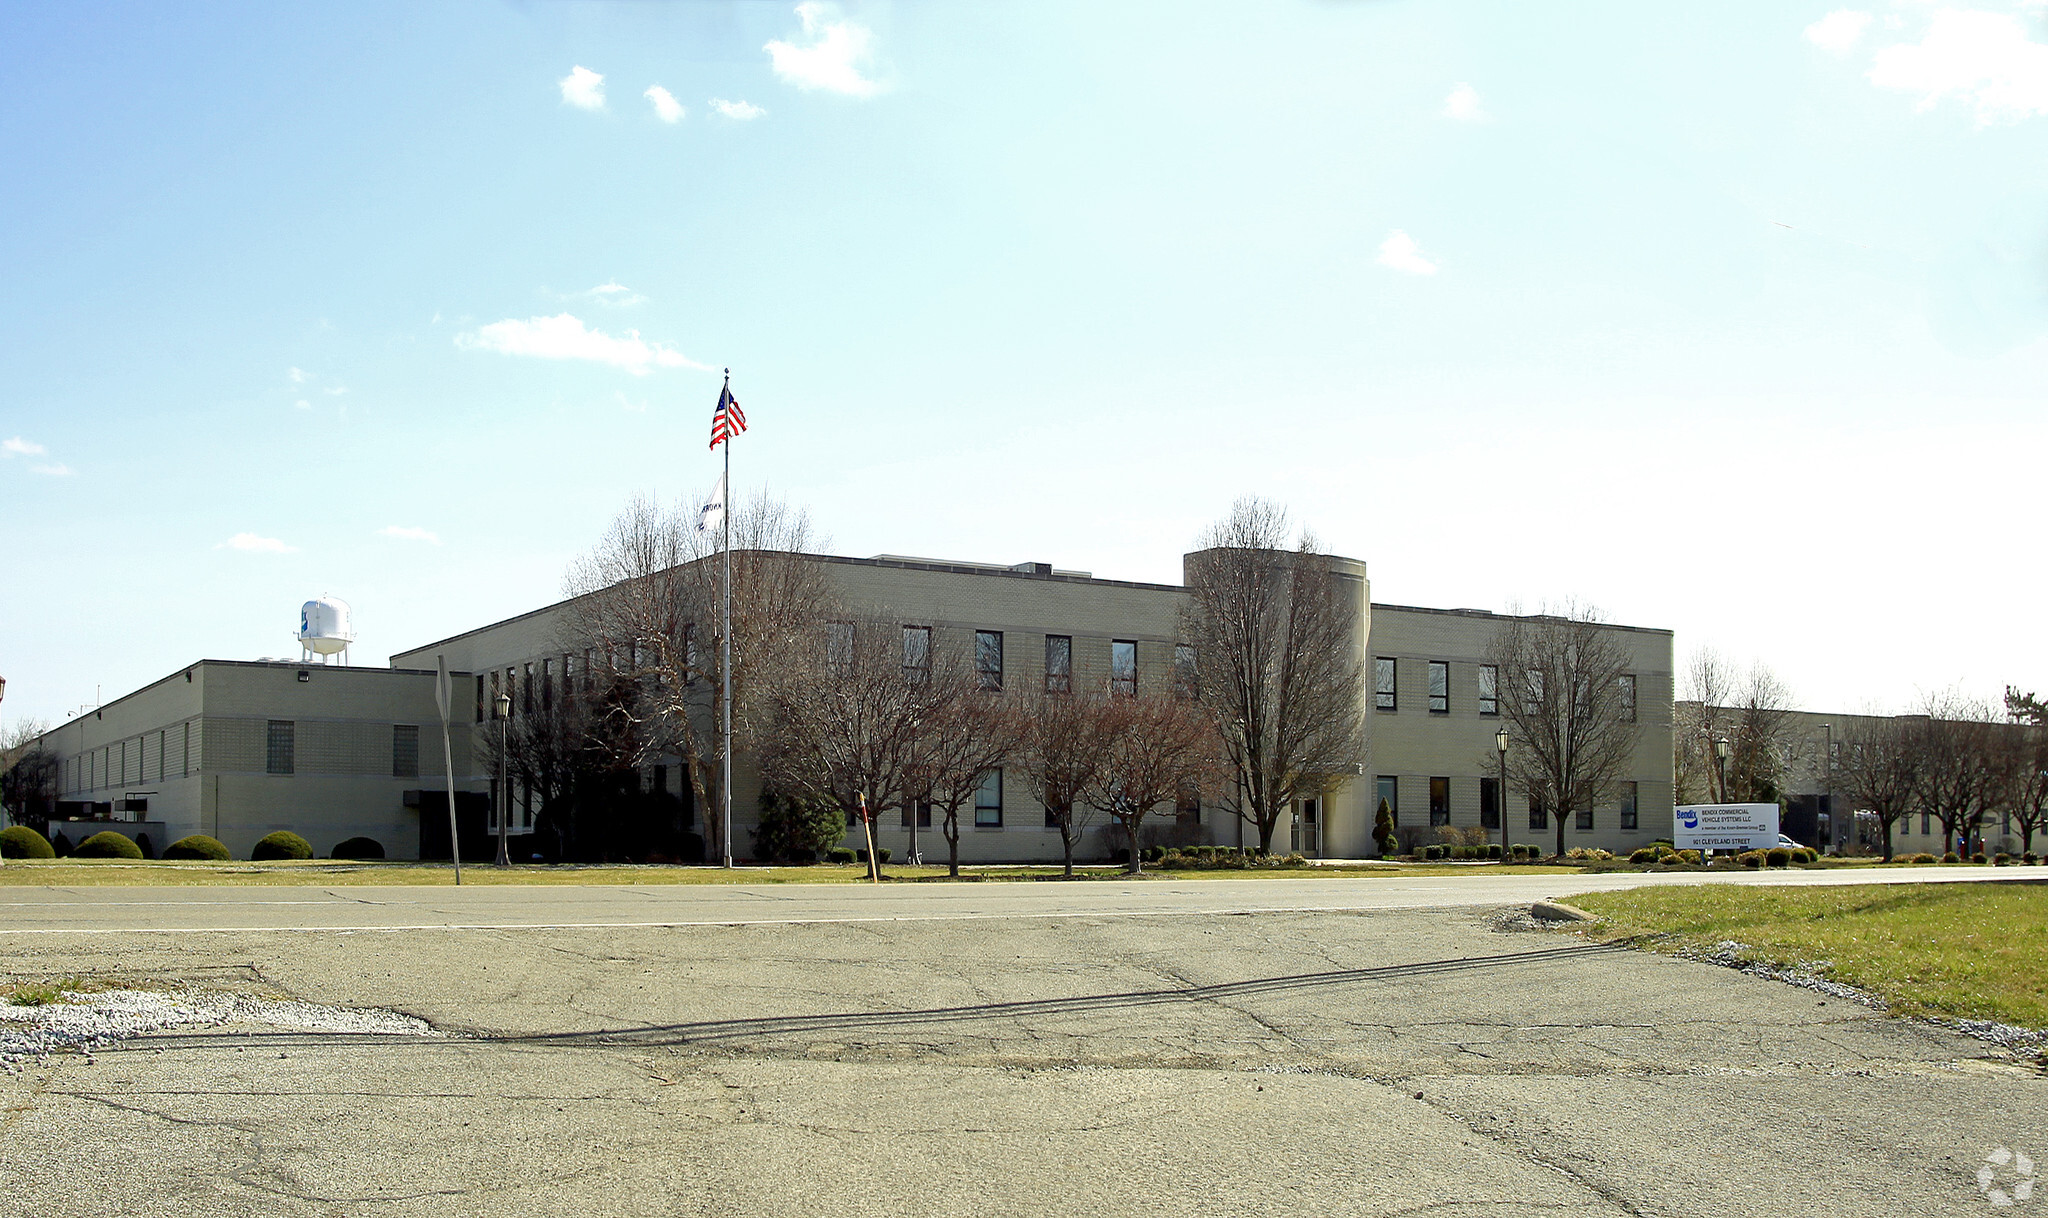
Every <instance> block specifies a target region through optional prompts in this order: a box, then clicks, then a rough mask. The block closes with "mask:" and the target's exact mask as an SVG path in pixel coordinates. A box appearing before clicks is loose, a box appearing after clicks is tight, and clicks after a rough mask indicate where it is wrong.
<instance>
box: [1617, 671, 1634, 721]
mask: <svg viewBox="0 0 2048 1218" xmlns="http://www.w3.org/2000/svg"><path fill="white" fill-rule="evenodd" d="M1617 684H1618V685H1619V686H1620V689H1619V690H1618V692H1619V693H1620V695H1621V717H1622V718H1623V719H1626V720H1628V721H1629V722H1630V723H1634V722H1635V721H1636V674H1634V673H1632V672H1625V673H1623V674H1621V676H1620V677H1619V678H1617Z"/></svg>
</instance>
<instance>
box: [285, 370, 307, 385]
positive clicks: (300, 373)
mask: <svg viewBox="0 0 2048 1218" xmlns="http://www.w3.org/2000/svg"><path fill="white" fill-rule="evenodd" d="M284 374H285V376H287V377H289V378H290V379H291V382H292V384H294V385H303V384H305V383H306V372H305V370H304V369H302V368H287V369H285V373H284Z"/></svg>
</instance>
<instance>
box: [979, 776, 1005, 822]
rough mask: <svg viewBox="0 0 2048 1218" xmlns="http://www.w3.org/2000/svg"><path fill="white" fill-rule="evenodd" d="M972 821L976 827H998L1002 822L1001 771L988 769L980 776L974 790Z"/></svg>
mask: <svg viewBox="0 0 2048 1218" xmlns="http://www.w3.org/2000/svg"><path fill="white" fill-rule="evenodd" d="M974 823H975V825H976V827H978V828H1000V827H1001V826H1002V823H1003V772H1002V771H1001V770H990V771H989V772H988V773H986V774H983V775H982V776H981V786H980V787H979V788H978V789H977V790H976V791H975V792H974Z"/></svg>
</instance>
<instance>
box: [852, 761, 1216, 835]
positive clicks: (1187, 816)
mask: <svg viewBox="0 0 2048 1218" xmlns="http://www.w3.org/2000/svg"><path fill="white" fill-rule="evenodd" d="M1174 814H1175V815H1176V816H1177V817H1178V818H1179V819H1180V820H1181V821H1182V822H1184V823H1189V824H1200V823H1201V820H1202V801H1201V798H1200V796H1198V795H1196V794H1195V793H1194V792H1187V793H1185V794H1183V795H1182V796H1181V797H1180V799H1179V800H1178V801H1177V802H1176V803H1175V805H1174ZM912 815H913V809H911V808H904V809H903V812H902V818H901V823H902V827H903V828H905V829H908V828H910V820H911V817H912ZM914 815H915V816H916V818H917V827H918V828H920V829H929V828H931V825H932V806H931V805H930V804H929V803H925V802H923V801H916V807H915V810H914ZM848 823H849V824H851V823H852V822H851V821H849V822H848ZM1059 823H1060V822H1059V817H1058V816H1057V815H1056V814H1055V813H1054V812H1052V811H1051V810H1050V809H1048V810H1047V811H1046V813H1045V827H1046V828H1048V829H1057V828H1059ZM974 825H975V827H976V828H978V829H1000V828H1002V827H1003V771H1002V769H1001V768H1000V767H998V768H996V769H993V770H990V771H989V772H988V773H986V774H983V775H982V776H981V786H980V787H978V788H977V789H976V790H975V792H974Z"/></svg>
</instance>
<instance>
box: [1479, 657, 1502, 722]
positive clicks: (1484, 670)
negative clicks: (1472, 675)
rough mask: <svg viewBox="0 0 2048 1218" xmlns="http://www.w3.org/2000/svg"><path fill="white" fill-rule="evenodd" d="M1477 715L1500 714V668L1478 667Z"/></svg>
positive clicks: (1484, 665)
mask: <svg viewBox="0 0 2048 1218" xmlns="http://www.w3.org/2000/svg"><path fill="white" fill-rule="evenodd" d="M1479 713H1480V714H1482V715H1498V714H1500V668H1499V667H1498V666H1497V665H1493V664H1481V665H1480V666H1479Z"/></svg>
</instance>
